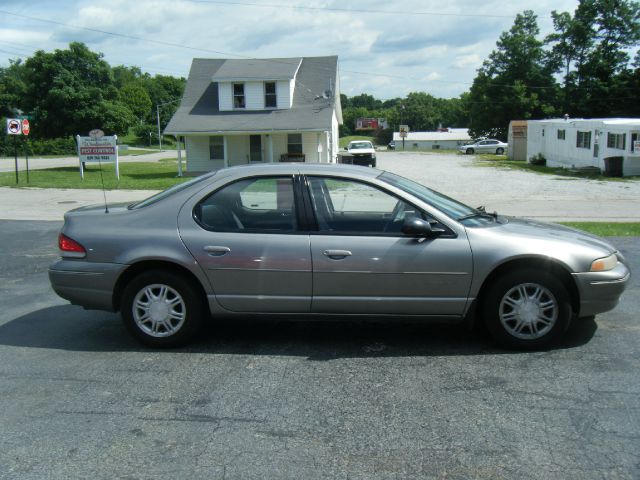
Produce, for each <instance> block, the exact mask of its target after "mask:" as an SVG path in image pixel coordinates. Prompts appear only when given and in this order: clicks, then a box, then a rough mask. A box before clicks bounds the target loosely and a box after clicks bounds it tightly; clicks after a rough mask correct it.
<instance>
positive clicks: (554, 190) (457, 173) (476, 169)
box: [378, 152, 640, 221]
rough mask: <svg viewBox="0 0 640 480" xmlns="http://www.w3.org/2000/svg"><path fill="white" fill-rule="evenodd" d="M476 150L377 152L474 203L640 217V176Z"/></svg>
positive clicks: (389, 166)
mask: <svg viewBox="0 0 640 480" xmlns="http://www.w3.org/2000/svg"><path fill="white" fill-rule="evenodd" d="M478 159H479V157H477V156H473V155H456V154H448V155H438V154H429V153H426V154H425V153H410V152H406V153H405V152H379V153H378V168H380V169H382V170H389V171H391V172H394V173H397V174H399V175H402V176H404V177H407V178H411V179H413V180H415V181H417V182H419V183H423V184H424V185H427V186H429V187H431V188H433V189H435V190H438V191H441V192H442V193H445V194H447V195H449V196H451V197H454V198H457V199H459V200H461V201H463V202H465V203H468V204H470V205H471V206H474V207H475V206H478V205H486V206H487V209H490V210H497V211H498V212H500V213H504V214H507V215H517V216H528V217H535V218H540V219H547V220H560V219H572V220H595V219H598V220H608V219H611V220H616V221H640V181H637V180H626V181H613V180H587V179H581V178H573V177H559V176H555V175H542V174H537V173H533V172H527V171H522V170H514V169H509V168H500V167H493V166H485V164H484V162H480V161H479V160H478Z"/></svg>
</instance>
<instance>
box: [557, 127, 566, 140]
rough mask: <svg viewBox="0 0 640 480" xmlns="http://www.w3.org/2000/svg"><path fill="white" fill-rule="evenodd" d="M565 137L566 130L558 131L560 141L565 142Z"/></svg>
mask: <svg viewBox="0 0 640 480" xmlns="http://www.w3.org/2000/svg"><path fill="white" fill-rule="evenodd" d="M565 135H566V130H560V129H558V140H564V138H565Z"/></svg>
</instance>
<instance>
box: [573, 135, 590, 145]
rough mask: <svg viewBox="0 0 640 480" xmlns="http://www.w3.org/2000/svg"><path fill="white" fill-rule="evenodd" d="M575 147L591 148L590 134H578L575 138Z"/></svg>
mask: <svg viewBox="0 0 640 480" xmlns="http://www.w3.org/2000/svg"><path fill="white" fill-rule="evenodd" d="M576 147H578V148H591V132H578V135H577V136H576Z"/></svg>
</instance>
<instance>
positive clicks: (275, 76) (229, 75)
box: [212, 57, 302, 82]
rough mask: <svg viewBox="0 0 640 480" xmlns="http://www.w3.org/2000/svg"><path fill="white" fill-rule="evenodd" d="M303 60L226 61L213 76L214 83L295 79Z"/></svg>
mask: <svg viewBox="0 0 640 480" xmlns="http://www.w3.org/2000/svg"><path fill="white" fill-rule="evenodd" d="M301 62H302V58H300V57H297V58H271V59H258V58H255V59H248V60H237V59H232V60H225V61H224V63H223V64H222V65H221V66H220V68H218V70H216V72H215V73H214V74H213V77H212V80H213V81H214V82H225V81H226V82H230V81H234V80H291V79H293V78H295V76H296V72H297V71H298V68H299V67H300V63H301Z"/></svg>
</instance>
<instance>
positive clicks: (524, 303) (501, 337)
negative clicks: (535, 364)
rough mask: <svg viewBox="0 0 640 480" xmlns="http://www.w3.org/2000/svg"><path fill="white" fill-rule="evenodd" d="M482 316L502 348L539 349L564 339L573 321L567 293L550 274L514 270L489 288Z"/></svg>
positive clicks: (530, 270) (484, 300)
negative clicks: (563, 336)
mask: <svg viewBox="0 0 640 480" xmlns="http://www.w3.org/2000/svg"><path fill="white" fill-rule="evenodd" d="M482 314H483V316H484V321H485V323H486V325H487V329H488V330H489V332H490V333H491V335H492V336H493V337H494V339H495V340H496V341H497V342H498V343H499V344H501V345H503V346H505V347H507V348H516V349H535V348H542V347H546V346H549V345H551V344H553V343H555V342H557V341H558V340H559V339H560V337H561V336H562V335H563V333H564V332H565V330H566V329H567V327H568V325H569V321H570V319H571V303H570V301H569V294H568V293H567V289H566V288H565V287H564V285H563V284H562V282H560V281H559V280H558V279H557V278H556V277H554V276H552V275H551V274H550V273H547V272H543V271H538V270H534V269H524V270H513V271H511V272H508V273H507V274H505V275H503V276H501V277H499V278H498V279H497V280H496V281H495V282H494V283H493V284H492V285H491V286H490V287H489V290H488V291H487V294H486V296H485V298H484V299H483V303H482Z"/></svg>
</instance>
